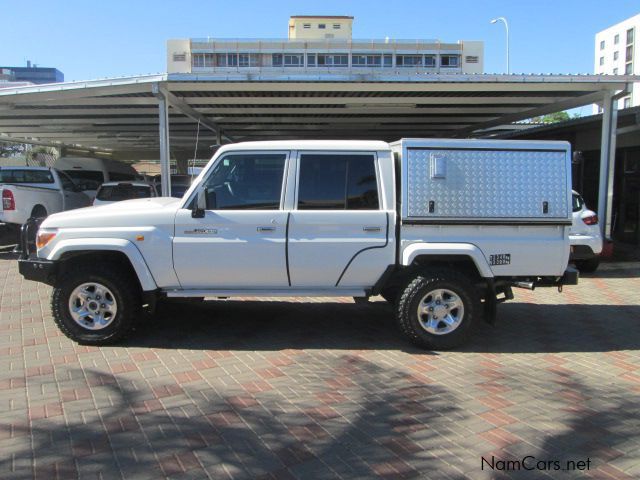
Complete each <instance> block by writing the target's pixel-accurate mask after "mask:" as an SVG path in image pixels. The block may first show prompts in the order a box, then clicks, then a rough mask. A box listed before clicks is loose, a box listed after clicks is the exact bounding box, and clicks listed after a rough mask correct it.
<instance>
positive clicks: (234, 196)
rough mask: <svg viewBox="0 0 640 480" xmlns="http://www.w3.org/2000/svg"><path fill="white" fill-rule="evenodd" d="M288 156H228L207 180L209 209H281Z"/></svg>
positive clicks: (217, 165)
mask: <svg viewBox="0 0 640 480" xmlns="http://www.w3.org/2000/svg"><path fill="white" fill-rule="evenodd" d="M285 161H286V155H285V154H284V153H275V154H238V155H226V156H225V157H223V158H222V159H221V160H220V161H219V162H218V163H217V164H216V166H215V167H214V168H213V171H212V172H211V175H210V176H209V178H208V179H207V181H206V182H205V191H206V198H207V209H209V210H278V209H279V208H280V198H281V196H282V180H283V176H284V166H285Z"/></svg>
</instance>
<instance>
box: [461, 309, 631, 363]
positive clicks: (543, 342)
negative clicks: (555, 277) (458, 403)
mask: <svg viewBox="0 0 640 480" xmlns="http://www.w3.org/2000/svg"><path fill="white" fill-rule="evenodd" d="M638 349H640V305H593V304H592V305H587V304H572V305H562V304H534V303H518V302H507V303H505V304H503V305H500V306H499V307H498V317H497V322H496V325H495V327H489V326H486V325H485V326H483V327H481V328H480V329H479V331H478V333H477V335H476V336H475V337H474V338H472V339H471V341H470V342H469V344H468V345H465V346H464V347H463V348H462V349H461V350H462V351H467V352H486V353H555V352H609V351H616V350H638Z"/></svg>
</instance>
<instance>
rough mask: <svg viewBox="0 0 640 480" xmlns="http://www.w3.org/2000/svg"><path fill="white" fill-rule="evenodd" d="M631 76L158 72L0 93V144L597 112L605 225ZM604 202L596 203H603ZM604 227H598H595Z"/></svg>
mask: <svg viewBox="0 0 640 480" xmlns="http://www.w3.org/2000/svg"><path fill="white" fill-rule="evenodd" d="M638 81H640V77H637V76H631V75H615V76H602V75H487V74H482V75H468V74H417V73H408V74H403V73H397V72H396V73H393V74H381V73H376V72H373V73H370V74H362V73H353V72H344V73H343V72H327V73H321V74H315V73H314V74H309V73H299V74H291V75H289V74H285V73H258V74H254V73H249V74H246V73H240V72H238V73H223V74H220V73H216V74H211V75H203V74H159V75H142V76H136V77H123V78H112V79H103V80H92V81H85V82H68V83H60V84H50V85H37V86H28V87H19V88H13V89H11V88H7V89H0V141H2V140H5V141H13V142H24V143H34V144H44V145H59V146H63V147H65V146H66V147H76V148H77V147H82V148H86V149H95V150H100V151H102V152H110V153H111V154H112V155H113V156H114V157H115V158H130V159H143V158H158V152H159V154H160V155H159V156H160V161H161V166H162V171H163V173H164V174H165V175H163V178H164V179H165V182H167V183H165V182H163V192H168V191H169V190H168V188H169V185H168V181H169V180H168V177H169V175H168V172H169V157H170V156H173V157H175V158H177V159H180V158H182V159H186V158H191V157H192V156H193V154H194V147H195V145H196V136H198V138H199V141H198V146H199V147H200V149H199V151H198V152H196V155H197V156H198V157H199V158H206V157H209V156H210V155H211V147H212V146H216V145H220V144H222V143H223V141H225V142H229V141H231V142H236V141H248V140H289V139H316V140H319V139H362V140H385V141H393V140H397V139H399V138H401V137H458V138H464V137H475V136H482V134H483V131H484V130H486V129H489V128H491V127H495V126H498V125H504V124H508V123H511V122H515V121H518V120H523V119H527V118H531V117H535V116H538V115H544V114H547V113H552V112H557V111H561V110H566V109H570V108H574V107H579V106H583V105H588V104H592V103H596V102H598V103H602V105H603V108H604V114H603V129H602V130H603V134H602V141H601V144H602V149H601V152H602V154H601V155H602V156H601V168H600V170H601V177H600V192H601V195H600V202H601V204H600V205H599V207H598V213H599V214H600V216H601V217H602V218H603V219H606V223H607V225H609V224H610V218H611V210H610V209H611V191H612V185H611V182H612V179H613V171H612V168H613V161H614V154H615V134H614V135H612V134H611V132H615V122H616V114H615V105H616V103H617V102H616V101H615V100H616V98H619V97H620V95H621V94H623V93H624V92H626V91H628V90H629V87H630V84H631V83H632V82H638ZM602 202H605V203H602ZM603 223H605V222H603Z"/></svg>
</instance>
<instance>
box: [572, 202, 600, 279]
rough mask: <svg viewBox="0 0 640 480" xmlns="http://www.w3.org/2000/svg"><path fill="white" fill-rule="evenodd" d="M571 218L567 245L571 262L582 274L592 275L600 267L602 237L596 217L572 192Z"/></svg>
mask: <svg viewBox="0 0 640 480" xmlns="http://www.w3.org/2000/svg"><path fill="white" fill-rule="evenodd" d="M572 207H573V208H572V209H573V216H572V222H571V230H570V231H569V243H570V245H571V256H570V261H572V262H573V263H574V264H575V266H576V268H577V269H578V270H580V271H581V272H583V273H593V272H595V271H596V270H597V269H598V266H599V265H600V253H602V235H601V234H600V226H599V225H598V215H597V214H596V212H594V211H592V210H589V209H588V208H587V205H586V204H585V202H584V199H583V198H582V196H581V195H580V194H579V193H578V192H576V191H575V190H574V191H573V194H572Z"/></svg>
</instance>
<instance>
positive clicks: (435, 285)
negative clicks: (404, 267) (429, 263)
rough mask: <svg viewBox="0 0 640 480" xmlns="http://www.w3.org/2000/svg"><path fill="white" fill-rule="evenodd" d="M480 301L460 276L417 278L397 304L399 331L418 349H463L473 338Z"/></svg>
mask: <svg viewBox="0 0 640 480" xmlns="http://www.w3.org/2000/svg"><path fill="white" fill-rule="evenodd" d="M479 307H480V298H479V295H478V293H477V292H476V289H475V287H474V286H473V285H472V284H471V282H469V281H468V280H467V278H466V277H465V276H463V275H461V274H460V273H458V272H456V271H453V270H436V271H433V272H429V273H423V274H420V275H419V276H417V277H415V278H414V279H413V280H412V281H411V282H410V283H409V284H408V285H407V286H406V287H405V289H404V291H403V292H402V294H401V295H400V299H399V301H398V305H397V309H396V316H397V320H398V323H399V325H400V329H401V330H402V332H403V333H404V334H405V335H406V336H407V337H408V338H409V340H411V341H412V342H413V343H414V344H415V345H417V346H419V347H422V348H428V349H432V350H448V349H451V348H455V347H458V346H460V345H462V344H463V343H464V342H465V341H466V340H467V339H468V338H469V335H470V334H471V332H472V330H473V327H474V324H475V322H476V318H477V316H478V312H479V311H480V309H479Z"/></svg>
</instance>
